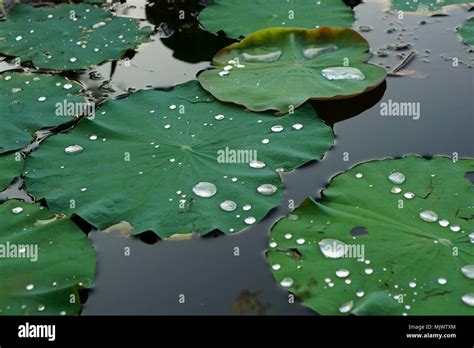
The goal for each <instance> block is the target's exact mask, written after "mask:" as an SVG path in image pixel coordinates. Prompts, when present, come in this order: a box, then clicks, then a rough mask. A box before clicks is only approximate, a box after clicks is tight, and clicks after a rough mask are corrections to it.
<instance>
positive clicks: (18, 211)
mask: <svg viewBox="0 0 474 348" xmlns="http://www.w3.org/2000/svg"><path fill="white" fill-rule="evenodd" d="M22 212H23V208H22V207H15V208H12V213H13V214H21V213H22Z"/></svg>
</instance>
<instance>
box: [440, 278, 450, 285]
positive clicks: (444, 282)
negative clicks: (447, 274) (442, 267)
mask: <svg viewBox="0 0 474 348" xmlns="http://www.w3.org/2000/svg"><path fill="white" fill-rule="evenodd" d="M447 282H448V280H447V279H446V278H438V284H440V285H445V284H446V283H447Z"/></svg>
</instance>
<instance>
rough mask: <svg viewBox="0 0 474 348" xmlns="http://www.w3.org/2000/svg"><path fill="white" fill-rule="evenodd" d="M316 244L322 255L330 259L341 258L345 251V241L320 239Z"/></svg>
mask: <svg viewBox="0 0 474 348" xmlns="http://www.w3.org/2000/svg"><path fill="white" fill-rule="evenodd" d="M318 244H319V248H320V249H321V252H322V253H323V255H324V256H326V257H328V258H330V259H338V258H341V257H343V256H344V255H345V254H346V251H347V245H346V243H344V242H341V241H340V240H337V239H330V238H328V239H322V240H321V241H320V242H319V243H318Z"/></svg>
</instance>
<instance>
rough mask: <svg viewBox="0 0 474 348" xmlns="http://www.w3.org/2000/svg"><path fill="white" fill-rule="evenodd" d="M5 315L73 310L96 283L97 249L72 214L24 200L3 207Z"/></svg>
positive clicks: (0, 273) (1, 310)
mask: <svg viewBox="0 0 474 348" xmlns="http://www.w3.org/2000/svg"><path fill="white" fill-rule="evenodd" d="M0 256H1V261H0V278H1V279H2V287H1V288H0V315H72V314H78V313H79V312H80V310H81V303H80V299H79V294H78V289H82V288H84V289H87V288H91V287H92V285H93V279H94V277H95V250H94V248H93V246H92V245H91V243H90V241H89V240H88V239H87V237H86V235H85V234H84V233H83V232H82V231H81V230H80V229H79V228H78V227H77V226H76V225H75V224H74V223H73V222H72V221H71V220H69V219H66V218H63V217H61V216H58V215H55V214H53V213H51V212H50V211H48V210H47V209H46V208H43V207H40V206H37V205H30V204H26V203H23V202H19V201H13V200H12V201H7V202H5V203H4V204H2V205H1V206H0Z"/></svg>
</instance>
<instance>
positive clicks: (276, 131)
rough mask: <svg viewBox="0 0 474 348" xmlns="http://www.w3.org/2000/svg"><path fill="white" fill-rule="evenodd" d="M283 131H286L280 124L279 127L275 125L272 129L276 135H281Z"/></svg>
mask: <svg viewBox="0 0 474 348" xmlns="http://www.w3.org/2000/svg"><path fill="white" fill-rule="evenodd" d="M283 129H284V128H283V126H282V125H279V124H277V125H275V126H273V127H272V128H271V130H272V132H274V133H280V132H282V131H283Z"/></svg>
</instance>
